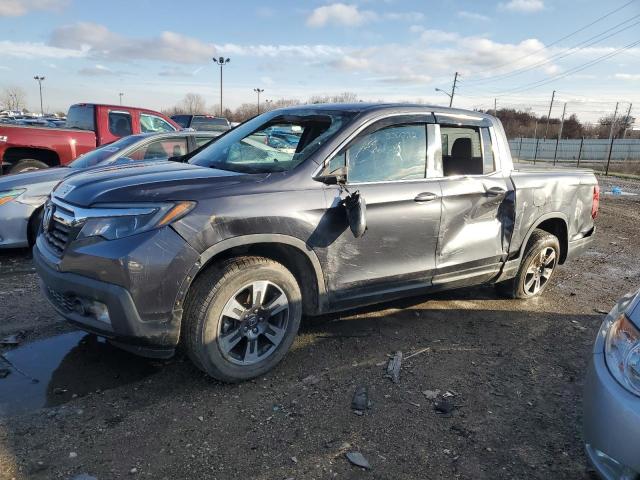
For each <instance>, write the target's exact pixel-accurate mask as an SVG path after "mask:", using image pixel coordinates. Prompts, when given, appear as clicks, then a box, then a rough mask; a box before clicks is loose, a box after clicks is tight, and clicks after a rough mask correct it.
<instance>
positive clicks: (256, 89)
mask: <svg viewBox="0 0 640 480" xmlns="http://www.w3.org/2000/svg"><path fill="white" fill-rule="evenodd" d="M253 91H254V92H256V93H257V94H258V115H260V94H261V93H262V92H264V88H254V89H253Z"/></svg>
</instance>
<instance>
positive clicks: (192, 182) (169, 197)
mask: <svg viewBox="0 0 640 480" xmlns="http://www.w3.org/2000/svg"><path fill="white" fill-rule="evenodd" d="M267 176H268V175H267V174H259V175H256V174H253V175H247V174H241V173H236V172H229V171H226V170H217V169H213V168H207V167H200V166H197V165H191V164H188V163H186V164H185V163H177V162H150V163H145V162H140V163H136V164H129V165H119V166H108V167H103V168H96V169H93V170H88V171H85V172H82V173H79V174H77V175H72V176H71V177H69V178H68V179H66V180H65V181H64V182H62V183H61V184H60V185H58V187H56V189H55V190H54V191H53V193H52V195H53V196H54V197H56V198H59V199H62V200H64V201H65V202H68V203H71V204H74V205H78V206H81V207H88V206H91V205H94V204H97V203H125V204H128V203H140V202H163V201H177V200H195V201H197V200H199V199H201V198H211V197H213V196H216V195H217V194H219V193H217V192H219V190H220V189H221V188H229V187H232V186H235V185H238V184H241V183H247V182H252V183H255V182H259V181H261V180H263V179H264V178H266V177H267Z"/></svg>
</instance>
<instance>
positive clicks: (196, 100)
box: [182, 92, 206, 115]
mask: <svg viewBox="0 0 640 480" xmlns="http://www.w3.org/2000/svg"><path fill="white" fill-rule="evenodd" d="M182 107H183V109H184V111H185V113H188V114H191V115H193V114H196V113H205V108H206V102H205V100H204V97H203V96H202V95H200V94H199V93H191V92H189V93H187V94H186V95H185V96H184V98H183V99H182Z"/></svg>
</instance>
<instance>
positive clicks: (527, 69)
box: [469, 14, 640, 85]
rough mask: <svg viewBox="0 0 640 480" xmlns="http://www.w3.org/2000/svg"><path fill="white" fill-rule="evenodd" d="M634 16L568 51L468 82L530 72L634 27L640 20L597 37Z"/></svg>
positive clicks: (479, 82)
mask: <svg viewBox="0 0 640 480" xmlns="http://www.w3.org/2000/svg"><path fill="white" fill-rule="evenodd" d="M636 18H640V14H638V15H635V16H633V17H631V18H628V19H627V20H625V21H623V22H620V23H618V24H616V25H614V26H613V27H610V28H608V29H606V30H605V31H604V32H601V33H599V34H597V35H594V36H592V37H589V38H587V39H586V40H583V41H582V42H579V43H577V44H575V45H573V46H571V47H569V49H568V51H564V52H559V53H556V54H554V55H552V56H551V57H549V58H547V59H546V60H541V61H539V62H536V63H534V64H532V65H528V66H526V67H521V68H518V69H515V70H512V71H510V72H505V73H501V74H497V75H491V76H488V77H485V78H481V79H478V80H472V81H471V82H469V84H470V85H477V84H482V83H487V82H491V81H495V80H504V79H506V78H511V77H514V76H517V75H520V74H522V73H525V72H530V71H531V70H536V69H537V68H539V67H542V66H544V65H547V64H550V63H553V62H554V61H556V60H560V59H562V58H566V57H568V56H570V55H573V54H574V53H577V52H580V51H582V50H584V49H586V48H588V47H590V46H592V45H595V44H596V43H599V42H602V41H604V40H607V39H609V38H611V37H613V36H615V35H618V34H620V33H622V32H624V31H625V30H628V29H630V28H632V27H635V26H636V25H640V21H638V22H635V23H633V24H631V25H627V26H626V27H624V28H621V29H620V30H618V31H617V32H613V33H611V34H609V35H607V36H605V37H603V38H598V37H602V35H605V34H606V33H608V32H610V31H611V30H614V29H616V28H618V27H620V26H622V25H624V24H625V23H629V22H630V21H632V20H635V19H636Z"/></svg>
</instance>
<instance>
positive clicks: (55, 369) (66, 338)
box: [0, 332, 158, 416]
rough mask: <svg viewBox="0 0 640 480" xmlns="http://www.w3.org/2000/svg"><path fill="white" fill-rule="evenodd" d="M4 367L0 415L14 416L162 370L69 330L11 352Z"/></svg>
mask: <svg viewBox="0 0 640 480" xmlns="http://www.w3.org/2000/svg"><path fill="white" fill-rule="evenodd" d="M0 368H8V369H9V370H10V374H9V375H8V376H7V377H6V378H0V415H3V416H7V415H16V414H20V413H25V412H29V411H32V410H36V409H39V408H42V407H51V406H56V405H60V404H63V403H65V402H67V401H69V400H70V399H71V398H73V395H74V394H75V395H77V396H79V397H81V396H83V395H86V394H88V393H90V392H95V391H96V390H107V389H110V388H114V387H117V386H119V385H125V384H128V383H133V382H137V381H139V380H141V379H143V378H145V377H147V376H149V375H151V374H153V373H155V372H156V371H157V370H158V367H157V366H156V365H154V364H153V362H152V361H151V360H148V359H144V358H141V357H137V356H135V355H132V354H130V353H127V352H125V351H123V350H120V349H118V348H116V347H114V346H112V345H110V344H109V343H108V342H107V341H106V340H104V339H101V338H98V337H95V336H93V335H89V334H87V333H85V332H71V333H66V334H63V335H57V336H55V337H51V338H47V339H45V340H40V341H37V342H33V343H29V344H26V345H23V346H20V347H18V348H15V349H13V350H10V351H8V352H7V353H5V354H4V355H3V356H2V357H0Z"/></svg>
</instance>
